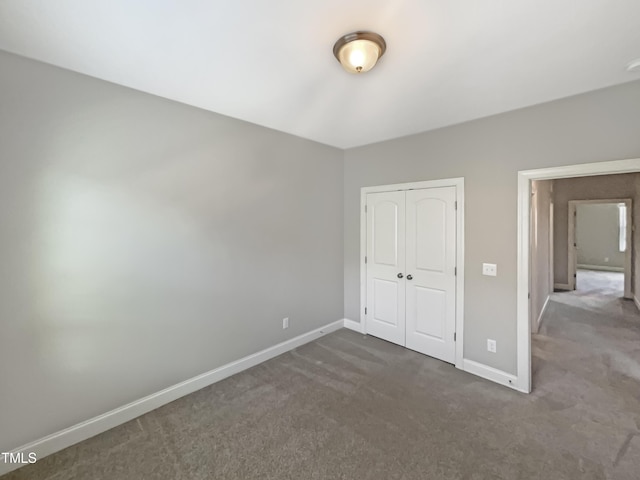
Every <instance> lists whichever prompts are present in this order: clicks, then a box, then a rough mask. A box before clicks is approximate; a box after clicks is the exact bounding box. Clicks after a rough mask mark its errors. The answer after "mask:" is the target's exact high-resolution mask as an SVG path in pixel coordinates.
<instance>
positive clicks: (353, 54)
mask: <svg viewBox="0 0 640 480" xmlns="http://www.w3.org/2000/svg"><path fill="white" fill-rule="evenodd" d="M386 48H387V45H386V43H385V41H384V39H383V38H382V37H381V36H380V35H378V34H377V33H373V32H354V33H349V34H348V35H345V36H344V37H342V38H340V39H339V40H338V41H337V42H336V44H335V45H334V47H333V54H334V55H335V56H336V58H337V59H338V61H339V62H340V64H341V65H342V66H343V67H344V69H345V70H346V71H347V72H349V73H364V72H368V71H369V70H371V69H372V68H373V67H374V66H375V64H376V63H377V62H378V59H379V58H380V57H381V56H382V55H383V54H384V52H385V50H386Z"/></svg>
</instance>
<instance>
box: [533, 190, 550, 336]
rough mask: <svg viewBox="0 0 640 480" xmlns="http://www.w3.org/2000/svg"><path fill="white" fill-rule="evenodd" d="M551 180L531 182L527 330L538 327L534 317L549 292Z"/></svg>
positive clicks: (537, 317) (534, 329)
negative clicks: (528, 312) (529, 320)
mask: <svg viewBox="0 0 640 480" xmlns="http://www.w3.org/2000/svg"><path fill="white" fill-rule="evenodd" d="M552 192H553V180H539V181H533V182H531V224H530V225H531V243H530V245H531V317H530V318H531V331H532V332H537V331H538V329H539V328H540V325H539V322H538V319H539V318H540V314H541V313H542V309H543V308H544V305H545V303H546V301H547V298H548V297H549V295H550V294H551V293H552V292H553V275H552V271H553V259H552V258H551V255H552V253H553V236H552V228H553V225H552V224H551V221H552V214H551V208H552V205H553V202H552V201H551V196H552Z"/></svg>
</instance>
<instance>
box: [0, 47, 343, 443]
mask: <svg viewBox="0 0 640 480" xmlns="http://www.w3.org/2000/svg"><path fill="white" fill-rule="evenodd" d="M211 88H215V85H212V87H211ZM0 106H1V107H0V238H1V246H0V265H2V268H1V269H0V389H1V391H0V451H7V450H9V449H12V448H15V447H17V446H19V445H21V444H24V443H26V442H29V441H32V440H35V439H38V438H40V437H42V436H44V435H47V434H50V433H52V432H55V431H57V430H59V429H61V428H64V427H68V426H71V425H73V424H75V423H77V422H79V421H83V420H86V419H88V418H91V417H93V416H95V415H98V414H101V413H104V412H106V411H108V410H110V409H113V408H115V407H118V406H120V405H123V404H126V403H128V402H130V401H132V400H135V399H138V398H141V397H143V396H145V395H148V394H151V393H154V392H157V391H159V390H161V389H162V388H165V387H167V386H170V385H173V384H176V383H178V382H180V381H183V380H185V379H188V378H190V377H192V376H195V375H198V374H200V373H203V372H205V371H208V370H210V369H213V368H215V367H218V366H220V365H223V364H226V363H228V362H230V361H232V360H236V359H239V358H241V357H243V356H246V355H248V354H251V353H254V352H256V351H259V350H261V349H264V348H266V347H269V346H272V345H274V344H276V343H278V342H281V341H283V340H285V339H288V338H292V337H294V336H297V335H299V334H301V333H303V332H307V331H309V330H312V329H314V328H317V327H320V326H322V325H324V324H327V323H329V322H332V321H335V320H339V319H341V318H342V317H343V257H342V254H343V219H342V214H343V199H342V191H343V188H342V182H343V180H342V178H343V167H342V163H343V153H342V151H340V150H338V149H334V148H330V147H327V146H323V145H320V144H317V143H314V142H310V141H306V140H303V139H300V138H296V137H293V136H290V135H286V134H282V133H278V132H275V131H272V130H268V129H265V128H262V127H258V126H255V125H251V124H248V123H244V122H241V121H236V120H232V119H230V118H226V117H223V116H220V115H216V114H212V113H209V112H205V111H203V110H198V109H195V108H191V107H188V106H185V105H181V104H178V103H174V102H171V101H168V100H163V99H160V98H157V97H153V96H150V95H146V94H142V93H139V92H136V91H133V90H129V89H126V88H123V87H119V86H116V85H113V84H109V83H106V82H103V81H99V80H95V79H92V78H89V77H85V76H81V75H77V74H74V73H71V72H68V71H64V70H61V69H57V68H54V67H51V66H47V65H44V64H40V63H36V62H32V61H29V60H26V59H23V58H19V57H16V56H12V55H9V54H6V53H2V52H0ZM285 316H289V317H290V319H291V327H290V328H289V330H286V331H283V330H282V318H283V317H285Z"/></svg>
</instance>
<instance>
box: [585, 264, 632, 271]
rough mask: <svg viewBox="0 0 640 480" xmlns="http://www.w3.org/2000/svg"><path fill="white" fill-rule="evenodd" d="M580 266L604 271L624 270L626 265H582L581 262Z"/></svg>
mask: <svg viewBox="0 0 640 480" xmlns="http://www.w3.org/2000/svg"><path fill="white" fill-rule="evenodd" d="M578 268H581V269H583V270H600V271H603V272H624V267H611V266H608V265H582V264H579V265H578Z"/></svg>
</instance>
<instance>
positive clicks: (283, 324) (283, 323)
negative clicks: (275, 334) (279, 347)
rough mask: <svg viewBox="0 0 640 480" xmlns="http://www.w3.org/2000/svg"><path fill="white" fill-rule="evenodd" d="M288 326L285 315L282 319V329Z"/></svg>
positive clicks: (287, 319) (287, 318)
mask: <svg viewBox="0 0 640 480" xmlns="http://www.w3.org/2000/svg"><path fill="white" fill-rule="evenodd" d="M285 328H289V317H285V318H283V319H282V329H283V330H284V329H285Z"/></svg>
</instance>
